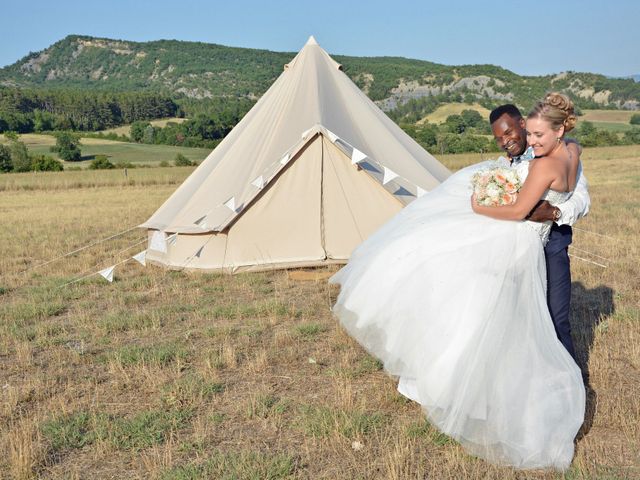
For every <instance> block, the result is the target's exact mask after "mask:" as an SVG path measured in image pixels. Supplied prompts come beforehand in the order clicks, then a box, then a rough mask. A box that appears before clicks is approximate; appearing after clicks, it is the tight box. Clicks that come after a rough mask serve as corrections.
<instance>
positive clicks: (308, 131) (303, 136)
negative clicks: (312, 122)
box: [300, 127, 313, 139]
mask: <svg viewBox="0 0 640 480" xmlns="http://www.w3.org/2000/svg"><path fill="white" fill-rule="evenodd" d="M311 130H313V127H311V128H310V129H309V130H305V131H304V132H302V135H300V137H302V138H303V139H304V138H307V135H309V133H311Z"/></svg>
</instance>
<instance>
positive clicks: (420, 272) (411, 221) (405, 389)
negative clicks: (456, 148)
mask: <svg viewBox="0 0 640 480" xmlns="http://www.w3.org/2000/svg"><path fill="white" fill-rule="evenodd" d="M477 168H479V166H473V167H469V168H467V169H464V170H461V171H460V172H458V173H456V174H455V175H452V176H451V177H450V178H449V179H448V180H447V181H446V182H444V183H443V184H442V185H440V187H438V188H437V189H435V190H433V191H432V192H430V193H429V194H427V195H425V196H424V197H422V198H420V199H418V200H416V201H414V202H413V203H412V204H410V205H409V206H408V207H406V208H405V209H404V210H402V211H401V212H400V213H399V214H398V215H397V216H396V217H394V218H393V219H392V220H391V221H390V222H388V223H387V224H386V225H384V226H383V227H382V228H381V229H380V230H378V231H377V232H376V233H375V234H374V235H372V236H371V237H370V238H369V239H368V240H367V241H365V242H364V243H363V244H362V245H361V246H360V247H358V248H357V249H356V250H355V252H354V253H353V255H352V258H351V260H350V261H349V263H348V264H347V265H346V266H345V267H344V268H343V269H342V270H340V271H339V272H338V273H336V275H334V276H333V277H332V279H331V282H332V283H339V284H340V285H341V291H340V295H339V296H338V300H337V303H336V305H335V307H334V311H335V313H336V315H337V316H338V318H339V319H340V322H341V323H342V325H343V326H344V328H345V329H346V330H347V331H348V332H349V333H350V334H351V335H352V336H353V337H354V338H355V339H356V340H357V341H358V342H359V343H360V344H361V345H363V346H364V347H365V348H366V349H367V350H368V351H369V352H370V353H371V354H372V355H374V356H375V357H377V358H379V359H380V360H381V361H382V362H383V363H384V366H385V369H386V370H387V371H388V372H389V373H390V374H392V375H394V376H397V377H399V390H400V391H401V392H402V393H403V394H405V395H406V396H408V397H410V398H412V399H413V400H415V401H417V402H419V403H420V404H421V405H422V407H423V409H424V411H425V412H426V414H427V416H428V418H429V419H430V421H431V422H432V423H433V424H434V425H436V426H437V427H438V428H439V429H440V430H441V431H442V432H444V433H446V434H448V435H450V436H451V437H453V438H454V439H456V440H457V441H458V442H460V443H461V444H462V446H463V447H464V448H465V449H466V450H468V451H469V452H470V453H472V454H474V455H477V456H479V457H482V458H485V459H486V460H488V461H490V462H492V463H496V464H501V465H510V466H514V467H517V468H547V467H553V468H557V469H561V470H562V469H565V468H567V467H568V466H569V464H570V463H571V460H572V457H573V451H574V443H573V442H574V437H575V435H576V433H577V432H578V429H579V428H580V426H581V424H582V422H583V418H584V406H585V391H584V385H583V382H582V376H581V373H580V369H579V368H578V366H577V365H576V363H575V362H574V360H573V359H572V358H571V356H570V355H569V354H568V353H567V351H566V350H565V349H564V347H563V346H562V344H561V343H560V342H559V341H558V339H557V337H556V334H555V331H554V327H553V323H552V321H551V317H550V315H549V312H548V309H547V303H546V292H545V288H546V273H545V262H544V252H543V245H542V241H541V239H540V237H539V236H538V233H537V232H536V231H535V230H534V229H533V228H531V227H530V226H528V225H527V224H526V223H524V222H509V221H498V220H493V219H490V218H487V217H484V216H480V215H476V214H475V213H473V211H472V210H471V205H470V194H471V190H470V177H471V175H472V174H473V172H474V171H475V170H476V169H477Z"/></svg>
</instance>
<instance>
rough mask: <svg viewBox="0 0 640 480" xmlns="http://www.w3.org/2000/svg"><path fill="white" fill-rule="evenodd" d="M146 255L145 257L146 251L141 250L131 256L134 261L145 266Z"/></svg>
mask: <svg viewBox="0 0 640 480" xmlns="http://www.w3.org/2000/svg"><path fill="white" fill-rule="evenodd" d="M146 257H147V251H146V250H143V251H141V252H140V253H137V254H135V255H134V256H133V257H131V258H133V259H134V260H135V261H136V262H138V263H139V264H140V265H142V266H143V267H146V266H147V261H146Z"/></svg>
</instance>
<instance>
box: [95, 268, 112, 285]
mask: <svg viewBox="0 0 640 480" xmlns="http://www.w3.org/2000/svg"><path fill="white" fill-rule="evenodd" d="M115 268H116V266H115V265H113V266H111V267H108V268H105V269H104V270H100V271H99V272H98V273H99V274H100V275H102V276H103V277H104V278H105V280H107V282H109V283H111V282H113V271H114V270H115Z"/></svg>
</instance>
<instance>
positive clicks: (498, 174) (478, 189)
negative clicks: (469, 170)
mask: <svg viewBox="0 0 640 480" xmlns="http://www.w3.org/2000/svg"><path fill="white" fill-rule="evenodd" d="M471 184H472V185H473V193H475V195H476V201H477V202H478V205H486V206H491V207H495V206H498V205H511V204H512V203H514V202H515V201H516V198H517V197H518V190H520V187H521V186H522V185H521V183H520V178H519V177H518V174H517V173H516V171H515V169H513V168H508V167H503V166H495V167H492V168H488V169H486V170H482V171H480V172H477V173H476V174H475V175H474V176H473V177H472V178H471Z"/></svg>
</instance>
